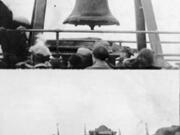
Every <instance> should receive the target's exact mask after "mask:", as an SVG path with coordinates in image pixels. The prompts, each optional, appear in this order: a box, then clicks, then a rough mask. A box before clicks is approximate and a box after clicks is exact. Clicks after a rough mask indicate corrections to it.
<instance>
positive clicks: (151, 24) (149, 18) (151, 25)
mask: <svg viewBox="0 0 180 135" xmlns="http://www.w3.org/2000/svg"><path fill="white" fill-rule="evenodd" d="M141 3H142V7H143V12H144V16H145V21H146V26H147V29H148V31H157V24H156V19H155V15H154V10H153V5H152V2H151V0H141ZM149 40H150V43H151V48H152V50H153V51H154V53H155V55H156V56H155V65H156V66H160V67H163V66H164V64H165V61H164V57H163V56H157V54H163V51H162V47H161V41H160V37H159V34H151V33H150V34H149Z"/></svg>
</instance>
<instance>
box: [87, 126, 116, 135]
mask: <svg viewBox="0 0 180 135" xmlns="http://www.w3.org/2000/svg"><path fill="white" fill-rule="evenodd" d="M89 134H90V135H116V132H115V131H112V130H111V129H109V128H108V127H106V126H105V125H102V126H100V127H99V128H96V129H95V130H94V131H89Z"/></svg>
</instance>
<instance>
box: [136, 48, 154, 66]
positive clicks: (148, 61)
mask: <svg viewBox="0 0 180 135" xmlns="http://www.w3.org/2000/svg"><path fill="white" fill-rule="evenodd" d="M137 60H138V61H139V62H140V63H141V64H142V66H145V67H148V66H152V65H153V64H154V53H153V51H152V50H150V49H146V48H144V49H142V50H141V51H140V52H139V54H138V56H137Z"/></svg>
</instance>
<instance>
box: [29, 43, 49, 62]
mask: <svg viewBox="0 0 180 135" xmlns="http://www.w3.org/2000/svg"><path fill="white" fill-rule="evenodd" d="M29 52H30V53H31V54H32V55H31V56H32V60H33V62H34V63H35V64H36V63H44V62H46V61H49V59H50V57H51V56H52V54H51V52H50V50H49V48H48V47H47V46H46V45H45V44H44V43H43V42H42V43H41V42H38V43H36V44H35V45H34V46H32V47H31V48H30V49H29Z"/></svg>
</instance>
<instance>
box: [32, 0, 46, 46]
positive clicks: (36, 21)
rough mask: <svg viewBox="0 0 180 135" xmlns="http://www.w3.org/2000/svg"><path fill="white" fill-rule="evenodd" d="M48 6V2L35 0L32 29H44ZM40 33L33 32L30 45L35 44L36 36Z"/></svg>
mask: <svg viewBox="0 0 180 135" xmlns="http://www.w3.org/2000/svg"><path fill="white" fill-rule="evenodd" d="M46 5H47V0H35V2H34V10H33V16H32V21H31V25H32V29H44V21H45V15H46ZM38 33H39V32H32V33H31V36H30V44H31V45H32V44H34V43H35V40H36V35H37V34H38Z"/></svg>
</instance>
